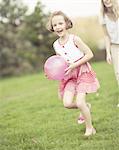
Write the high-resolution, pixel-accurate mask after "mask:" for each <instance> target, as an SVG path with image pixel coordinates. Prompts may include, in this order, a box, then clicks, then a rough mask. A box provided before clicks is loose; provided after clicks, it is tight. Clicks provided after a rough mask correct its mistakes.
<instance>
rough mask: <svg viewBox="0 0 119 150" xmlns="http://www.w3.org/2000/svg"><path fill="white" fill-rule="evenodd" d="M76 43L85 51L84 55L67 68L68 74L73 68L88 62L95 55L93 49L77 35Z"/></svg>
mask: <svg viewBox="0 0 119 150" xmlns="http://www.w3.org/2000/svg"><path fill="white" fill-rule="evenodd" d="M74 44H75V45H76V46H77V47H78V48H79V49H80V50H82V51H83V53H84V57H83V58H81V59H80V60H78V61H77V62H75V63H72V64H70V66H69V67H68V68H67V69H66V74H68V73H69V72H70V71H71V70H72V69H74V68H76V67H78V66H80V65H82V64H84V63H86V62H88V61H89V60H90V59H91V58H92V57H93V53H92V51H91V49H90V48H89V47H88V46H87V45H86V44H85V43H84V42H83V41H82V40H81V39H80V38H79V37H77V36H76V37H75V38H74Z"/></svg>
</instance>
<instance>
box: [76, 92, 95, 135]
mask: <svg viewBox="0 0 119 150" xmlns="http://www.w3.org/2000/svg"><path fill="white" fill-rule="evenodd" d="M85 98H86V94H85V93H78V94H77V97H76V103H77V107H78V108H80V110H81V113H82V114H83V116H84V118H85V124H86V131H85V135H91V134H92V132H93V131H92V129H93V125H92V120H91V114H90V109H89V108H88V106H87V104H86V101H85Z"/></svg>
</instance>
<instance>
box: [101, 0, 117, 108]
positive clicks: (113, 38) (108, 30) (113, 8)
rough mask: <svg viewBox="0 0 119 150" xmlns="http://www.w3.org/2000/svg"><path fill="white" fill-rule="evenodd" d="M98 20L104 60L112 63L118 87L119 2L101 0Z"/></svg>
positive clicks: (115, 0)
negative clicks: (104, 45) (104, 49)
mask: <svg viewBox="0 0 119 150" xmlns="http://www.w3.org/2000/svg"><path fill="white" fill-rule="evenodd" d="M100 20H101V24H102V27H103V30H104V33H105V44H106V60H107V62H108V63H109V64H111V63H113V66H114V71H115V76H116V80H117V84H118V86H119V0H101V17H100ZM117 106H118V107H119V104H118V105H117Z"/></svg>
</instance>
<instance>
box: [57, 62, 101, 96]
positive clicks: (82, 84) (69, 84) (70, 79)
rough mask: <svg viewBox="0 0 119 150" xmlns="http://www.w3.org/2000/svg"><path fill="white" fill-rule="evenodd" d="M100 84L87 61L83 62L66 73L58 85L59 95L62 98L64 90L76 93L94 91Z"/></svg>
mask: <svg viewBox="0 0 119 150" xmlns="http://www.w3.org/2000/svg"><path fill="white" fill-rule="evenodd" d="M99 87H100V84H99V82H98V79H97V78H96V73H95V72H94V71H93V70H92V68H91V65H90V64H89V63H85V64H83V65H81V66H79V67H77V68H75V69H74V70H72V72H71V73H70V74H69V75H66V76H65V77H64V79H63V80H61V81H60V85H59V90H58V92H59V96H60V98H63V95H64V92H65V90H66V91H67V90H68V91H71V92H73V93H74V94H75V95H76V94H77V93H94V92H97V90H98V89H99Z"/></svg>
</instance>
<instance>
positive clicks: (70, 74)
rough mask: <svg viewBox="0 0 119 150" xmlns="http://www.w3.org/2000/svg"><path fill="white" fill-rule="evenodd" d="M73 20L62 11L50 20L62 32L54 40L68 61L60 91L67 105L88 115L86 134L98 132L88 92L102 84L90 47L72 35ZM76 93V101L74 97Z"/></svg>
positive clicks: (56, 46) (50, 25)
mask: <svg viewBox="0 0 119 150" xmlns="http://www.w3.org/2000/svg"><path fill="white" fill-rule="evenodd" d="M72 27H73V24H72V21H71V20H70V19H69V18H68V17H67V16H66V15H65V14H64V13H63V12H61V11H56V12H54V13H53V14H52V15H51V17H50V19H49V22H48V27H47V28H48V29H49V30H50V31H52V32H54V33H55V34H56V35H58V37H59V38H58V39H57V40H56V41H55V42H54V43H53V47H54V49H55V52H56V54H58V55H60V56H62V57H63V58H64V59H65V60H66V62H67V63H68V68H67V69H66V70H65V71H66V73H65V77H64V79H63V80H62V81H61V82H60V87H59V94H60V97H61V98H62V99H63V104H64V107H66V108H68V109H74V108H75V109H76V108H79V109H80V111H81V113H82V114H83V117H84V118H85V125H86V131H85V136H90V135H93V134H95V133H96V130H95V128H94V127H93V125H92V120H91V114H90V109H89V108H88V106H87V104H86V100H85V98H86V94H87V93H93V92H96V91H97V89H98V88H99V83H98V80H97V78H96V75H95V73H94V72H93V70H92V68H91V66H90V64H89V63H88V61H89V60H90V59H91V58H92V57H93V53H92V51H91V50H90V48H89V47H88V46H87V45H86V44H85V43H84V42H83V41H82V40H81V39H80V38H79V37H77V36H75V35H73V34H69V32H68V29H70V28H72ZM74 96H76V102H73V98H74Z"/></svg>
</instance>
